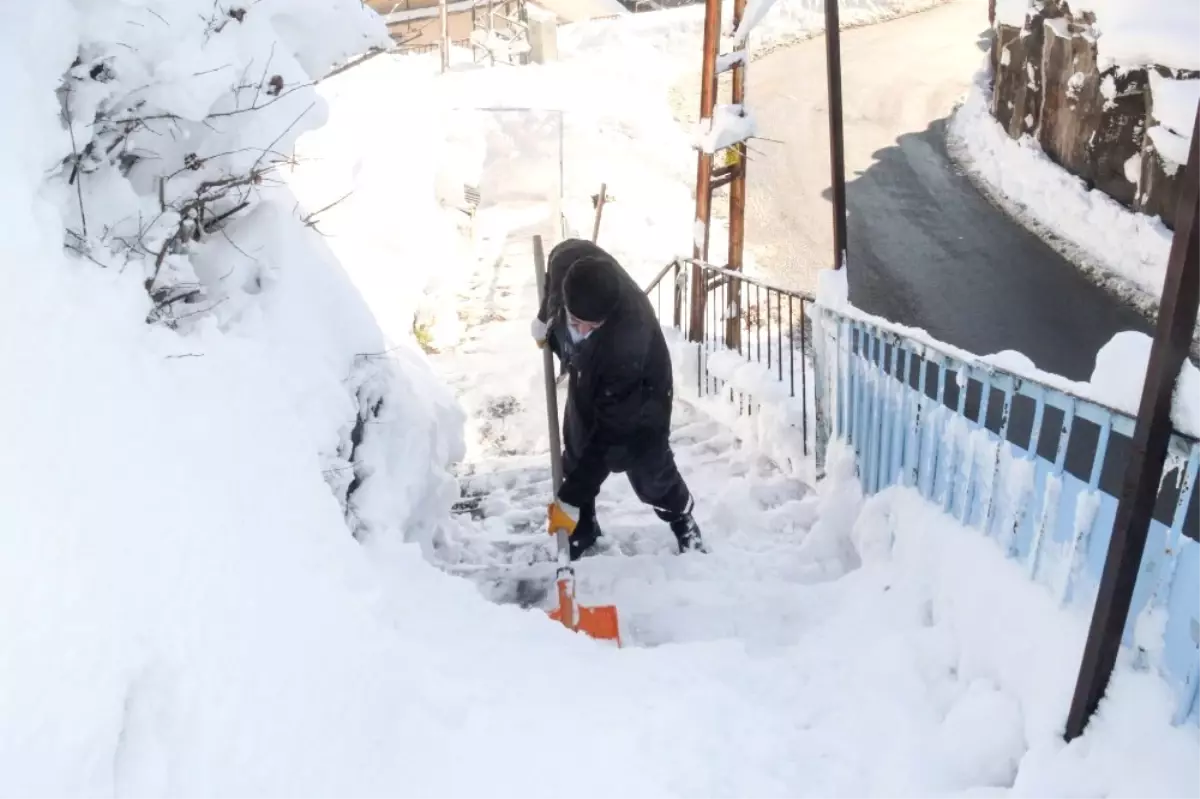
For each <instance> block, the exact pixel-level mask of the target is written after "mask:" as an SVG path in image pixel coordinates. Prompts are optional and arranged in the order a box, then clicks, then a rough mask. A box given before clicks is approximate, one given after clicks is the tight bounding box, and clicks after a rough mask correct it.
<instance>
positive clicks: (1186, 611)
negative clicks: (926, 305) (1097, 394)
mask: <svg viewBox="0 0 1200 799" xmlns="http://www.w3.org/2000/svg"><path fill="white" fill-rule="evenodd" d="M817 313H818V314H819V324H820V328H821V329H820V331H819V332H818V333H817V335H819V336H820V337H821V341H820V345H819V347H818V350H817V352H818V357H819V358H820V359H821V361H822V363H821V364H820V368H819V370H818V375H819V378H818V379H819V381H820V382H821V384H822V385H821V389H820V391H819V392H818V395H817V396H818V400H817V404H818V414H819V415H820V416H822V417H824V418H823V421H822V422H821V425H822V427H823V428H824V430H823V431H821V432H819V433H818V442H821V441H823V440H824V438H826V437H828V436H832V437H834V438H837V439H839V440H841V441H843V442H845V443H847V444H849V445H850V446H851V447H852V448H853V449H854V451H855V453H856V456H857V463H858V468H859V477H860V479H861V481H862V484H863V488H864V490H865V491H866V492H867V493H868V494H871V493H875V492H878V491H881V490H883V489H884V488H887V487H889V486H892V485H905V486H909V487H911V488H914V489H916V490H917V491H919V492H920V493H921V495H922V496H924V497H925V498H926V499H928V500H929V501H931V502H934V503H936V504H938V505H940V506H941V507H942V509H943V510H944V511H945V512H946V513H948V514H951V515H953V516H954V517H955V518H957V519H958V520H959V521H960V522H962V523H963V524H965V525H968V526H971V527H974V528H976V529H978V530H980V531H981V532H983V533H984V534H985V535H988V536H990V537H993V538H995V539H996V540H997V541H998V542H999V543H1000V545H1001V546H1002V548H1003V549H1004V550H1005V551H1006V553H1007V554H1008V556H1009V557H1010V558H1013V559H1015V560H1017V561H1019V562H1021V563H1022V564H1023V565H1024V567H1025V569H1026V570H1027V573H1028V575H1029V577H1030V578H1031V579H1033V580H1036V581H1037V582H1039V583H1042V584H1044V585H1046V586H1047V587H1049V588H1050V589H1051V590H1052V591H1054V592H1055V593H1056V595H1057V596H1058V599H1059V600H1060V601H1061V602H1063V603H1079V604H1084V605H1086V606H1087V607H1090V606H1091V604H1092V603H1093V602H1094V599H1095V592H1096V588H1097V585H1098V583H1099V579H1100V574H1101V572H1102V570H1103V567H1104V559H1105V556H1106V553H1107V550H1108V543H1109V538H1110V537H1111V533H1112V528H1113V522H1114V517H1115V513H1116V507H1117V494H1118V492H1119V486H1120V481H1121V477H1122V472H1123V469H1122V466H1123V462H1124V457H1125V453H1127V452H1128V448H1129V445H1130V438H1131V436H1132V433H1133V428H1134V419H1133V418H1132V417H1131V416H1129V415H1128V414H1125V413H1122V412H1120V411H1116V410H1113V409H1111V408H1106V407H1104V406H1102V405H1100V404H1098V403H1096V402H1093V401H1090V400H1088V399H1085V398H1082V397H1078V396H1073V395H1072V394H1070V393H1068V392H1066V391H1063V390H1060V389H1057V388H1053V387H1051V386H1048V385H1043V384H1041V383H1039V382H1037V381H1034V380H1030V379H1027V378H1024V377H1022V376H1020V375H1017V374H1014V373H1012V372H1009V371H1006V370H1004V369H1001V368H997V367H993V366H990V365H986V364H981V363H978V362H975V361H973V360H968V359H967V357H966V356H963V355H962V354H960V353H956V352H955V351H953V350H951V349H950V348H948V347H939V346H937V345H934V344H932V343H929V342H921V341H917V340H915V339H913V338H911V337H908V336H906V335H905V334H904V333H903V332H901V331H898V330H895V329H891V328H889V327H887V326H886V325H885V324H884V323H881V322H874V321H870V320H866V319H859V318H854V317H851V316H847V315H844V314H842V313H839V312H838V311H834V310H831V309H828V308H823V307H819V306H818V309H817ZM822 432H823V433H824V435H822ZM818 446H819V447H820V444H819V445H818ZM820 454H821V453H820V452H818V457H820ZM1198 466H1200V443H1198V442H1197V441H1196V440H1195V439H1193V438H1189V437H1187V436H1183V435H1179V434H1176V435H1175V436H1174V437H1173V439H1172V443H1171V462H1170V463H1168V465H1167V468H1166V470H1165V477H1164V479H1163V484H1162V486H1161V487H1160V491H1159V498H1158V500H1159V501H1158V506H1157V508H1156V511H1155V514H1154V521H1153V522H1152V523H1151V529H1150V535H1149V539H1148V542H1147V546H1146V550H1145V555H1144V557H1143V559H1142V564H1141V570H1140V571H1139V574H1138V580H1137V584H1136V588H1135V593H1134V603H1133V608H1132V610H1131V613H1130V615H1129V621H1128V623H1127V625H1126V628H1125V634H1124V643H1125V644H1126V645H1127V646H1129V647H1130V648H1131V649H1132V650H1133V651H1134V652H1135V653H1136V655H1137V661H1136V662H1142V663H1146V664H1147V665H1149V664H1148V661H1149V660H1150V658H1149V655H1148V653H1146V652H1142V651H1141V650H1140V649H1139V648H1138V641H1139V640H1155V639H1157V638H1158V637H1159V636H1161V652H1160V653H1159V656H1158V658H1157V662H1156V663H1155V665H1156V666H1157V667H1158V668H1160V669H1161V671H1162V673H1163V675H1164V676H1165V677H1166V679H1167V680H1168V682H1169V684H1170V685H1171V686H1172V688H1173V689H1174V690H1175V692H1176V696H1177V700H1178V705H1177V707H1178V710H1177V713H1176V719H1175V720H1176V723H1182V722H1184V721H1190V722H1191V723H1193V724H1195V723H1197V722H1198V721H1200V711H1198V701H1197V683H1198V682H1200V674H1198V670H1200V544H1198V543H1197V540H1196V536H1197V532H1196V530H1197V521H1196V513H1197V512H1196V506H1197V497H1196V493H1195V492H1194V488H1195V484H1196V475H1197V468H1198ZM1143 624H1144V625H1147V630H1148V632H1149V635H1148V636H1147V637H1146V638H1140V637H1135V631H1136V630H1137V628H1138V626H1139V625H1143Z"/></svg>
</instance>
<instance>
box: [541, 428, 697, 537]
mask: <svg viewBox="0 0 1200 799" xmlns="http://www.w3.org/2000/svg"><path fill="white" fill-rule="evenodd" d="M566 417H567V418H565V419H564V420H563V422H564V424H563V470H564V472H565V473H567V474H569V473H570V472H571V469H572V468H573V467H574V466H575V464H576V463H577V462H578V459H579V457H580V455H581V454H582V448H583V444H584V442H583V441H581V440H579V439H580V438H581V436H580V430H579V428H580V425H578V424H576V423H575V420H574V419H572V418H570V417H571V408H570V407H569V406H568V408H567V412H566ZM606 467H607V471H608V474H613V473H617V474H619V473H621V472H624V473H625V474H626V475H627V476H628V477H629V484H630V485H631V486H632V487H633V492H634V493H635V494H637V498H638V499H640V500H641V501H642V502H644V503H646V504H647V505H649V506H650V507H652V508H653V509H654V512H655V513H656V514H657V515H658V518H660V519H662V520H663V521H664V522H666V523H667V524H672V525H673V524H675V523H677V522H679V521H681V520H682V519H683V518H685V517H686V516H687V514H689V513H691V512H692V495H691V492H690V491H688V487H687V484H686V483H685V482H684V481H683V476H682V475H681V474H679V469H678V468H677V467H676V466H675V455H674V453H672V452H671V443H670V441H669V440H668V438H667V436H665V435H664V436H662V437H661V438H655V439H653V440H651V441H643V442H638V446H637V448H636V449H635V450H632V451H629V450H624V449H620V450H614V451H612V452H610V453H609V457H608V458H606ZM605 479H607V475H605ZM601 482H603V481H601ZM599 533H600V527H599V523H598V521H597V519H596V497H595V496H592V497H589V498H588V500H587V502H586V503H582V504H581V505H580V508H579V525H578V526H577V527H576V528H575V535H574V536H572V537H573V538H575V539H576V540H577V541H580V542H581V543H582V542H589V541H592V540H594V539H595V538H596V536H597V535H599Z"/></svg>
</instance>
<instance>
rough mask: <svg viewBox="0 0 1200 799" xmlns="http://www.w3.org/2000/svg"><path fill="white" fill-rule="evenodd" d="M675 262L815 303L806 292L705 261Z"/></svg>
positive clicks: (811, 296) (678, 260)
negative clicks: (786, 287)
mask: <svg viewBox="0 0 1200 799" xmlns="http://www.w3.org/2000/svg"><path fill="white" fill-rule="evenodd" d="M676 262H677V263H681V264H688V265H689V266H698V267H700V268H701V269H703V270H705V271H706V272H714V273H716V274H718V275H723V276H725V277H729V278H735V279H737V280H740V281H742V282H743V283H749V284H750V285H751V286H758V287H759V288H761V289H764V290H766V291H774V292H778V293H779V294H783V295H784V296H787V297H795V298H796V299H798V300H807V301H809V302H815V301H816V297H815V296H813V295H812V294H810V293H809V292H807V291H797V290H796V289H785V288H783V287H781V286H776V285H774V284H773V283H768V282H766V281H765V280H759V279H758V278H753V277H750V276H749V275H747V274H746V273H745V272H738V271H735V270H733V269H727V268H726V267H723V266H717V265H716V264H710V263H708V262H706V261H700V260H697V259H695V258H677V259H676ZM660 279H661V278H660Z"/></svg>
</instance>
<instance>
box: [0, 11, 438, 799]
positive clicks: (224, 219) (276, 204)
mask: <svg viewBox="0 0 1200 799" xmlns="http://www.w3.org/2000/svg"><path fill="white" fill-rule="evenodd" d="M0 32H2V33H0V45H2V46H0V61H3V63H4V64H5V66H6V67H7V69H8V72H9V74H12V75H19V76H21V78H20V80H13V81H8V82H6V83H5V86H4V90H3V91H4V95H5V97H4V100H5V107H6V108H7V109H8V112H9V113H10V115H11V116H12V118H13V119H16V120H20V124H14V125H10V126H8V128H7V129H6V131H5V136H6V140H5V146H4V147H3V148H0V153H2V154H0V175H2V176H3V178H4V179H3V180H2V181H0V193H2V194H3V204H4V207H5V209H6V212H7V214H8V218H7V221H6V225H5V226H4V230H3V232H0V241H2V242H3V248H4V250H5V252H6V254H7V257H6V258H5V259H4V264H3V266H2V267H0V276H2V277H0V281H2V283H3V286H2V291H0V304H3V307H2V308H0V341H2V342H3V344H0V369H2V370H3V371H4V373H5V374H6V375H9V376H10V378H11V379H10V383H11V384H12V386H13V388H14V390H10V391H7V392H5V393H4V396H3V397H2V398H0V428H2V430H0V440H3V441H4V447H3V451H4V456H3V458H0V483H2V484H3V486H4V501H3V503H0V504H2V506H3V513H2V514H0V516H2V521H3V523H2V524H0V530H2V531H3V533H2V534H0V535H3V549H4V552H5V557H4V559H3V564H4V565H3V567H0V568H2V571H3V573H2V575H0V607H2V608H3V613H0V635H2V636H3V638H4V640H5V642H6V644H5V655H4V657H3V658H0V686H2V687H0V708H2V712H0V792H3V793H5V794H13V795H76V794H86V795H113V794H118V795H123V794H129V793H141V794H158V795H164V794H177V793H191V794H206V795H221V794H225V795H228V794H237V795H255V794H265V793H292V794H299V793H324V794H334V793H339V792H341V791H349V792H354V793H359V792H366V791H368V790H369V786H370V785H372V784H374V785H376V786H378V783H377V782H373V781H372V780H373V778H374V777H377V776H378V774H379V770H380V768H381V766H380V764H385V766H384V767H386V764H394V763H395V761H396V757H395V753H396V752H397V751H400V750H402V749H403V748H404V747H403V745H402V744H400V743H399V742H397V740H396V739H395V737H394V736H393V738H392V739H391V740H389V741H385V740H384V738H383V737H382V735H381V731H384V730H387V729H389V727H388V722H389V719H395V718H397V717H398V716H399V715H400V714H401V709H402V708H406V707H407V708H409V709H411V708H413V707H414V705H413V697H412V695H411V693H409V692H406V691H403V690H402V686H401V685H400V684H398V683H394V682H393V683H392V684H390V685H382V686H381V684H380V675H381V673H385V672H386V673H387V675H388V678H389V680H391V679H392V678H394V677H395V675H397V674H399V673H400V669H399V668H397V667H396V664H403V663H404V662H405V660H406V659H408V656H407V655H405V653H404V652H403V651H402V650H401V648H400V647H399V643H398V640H397V639H396V637H395V636H394V633H393V632H392V630H391V628H390V625H389V624H388V623H387V622H385V621H384V620H383V619H382V618H381V616H380V614H379V607H378V605H377V599H376V597H377V596H378V594H379V591H380V586H379V583H378V580H377V578H376V576H375V574H374V572H373V571H372V569H371V568H369V565H368V562H367V561H366V559H365V557H364V552H363V550H362V548H361V547H360V546H359V545H358V544H357V543H356V542H355V540H354V538H353V537H352V536H351V531H350V529H348V526H353V527H354V528H355V531H356V532H357V533H359V534H360V535H364V536H365V537H366V538H367V539H368V540H371V539H373V538H386V536H374V535H372V534H374V533H376V532H379V533H382V532H389V530H388V529H387V528H394V530H391V531H390V532H394V533H395V535H396V537H399V536H401V535H404V534H409V533H412V532H413V531H419V530H420V529H421V528H422V526H423V525H432V524H435V523H436V522H437V521H438V519H437V518H436V517H429V518H427V516H426V514H432V512H433V510H434V509H436V510H437V515H438V516H443V517H444V515H445V511H446V507H447V506H448V497H447V493H446V492H447V490H449V492H450V493H451V494H452V493H453V491H454V485H453V481H452V480H449V479H448V477H447V475H446V474H445V472H444V467H445V464H446V462H447V460H448V459H449V458H448V456H449V454H451V453H452V450H453V449H454V447H455V442H454V435H455V428H454V425H453V424H451V422H453V421H454V417H453V415H452V414H451V413H450V412H449V410H448V406H445V405H444V404H439V403H445V402H446V401H447V400H446V395H445V391H444V389H443V388H442V387H441V386H440V385H439V384H438V383H437V382H436V381H435V380H434V379H433V376H432V374H431V372H430V371H429V369H428V367H427V366H426V365H424V364H423V363H422V362H421V361H420V360H419V356H415V355H410V354H409V352H410V351H411V350H406V349H405V348H406V347H411V345H405V344H404V343H403V342H397V344H399V345H400V347H399V349H397V350H394V351H393V352H391V353H388V354H385V351H386V350H388V349H389V342H388V341H387V340H386V339H385V338H384V337H383V336H382V335H381V334H380V331H379V329H378V327H377V326H376V325H375V323H374V321H373V320H372V319H371V316H370V314H369V312H368V311H367V309H366V308H365V307H364V305H363V303H362V299H361V297H360V296H359V295H358V293H357V292H356V290H355V289H354V287H353V286H352V285H351V284H350V283H349V282H348V281H347V280H346V279H345V276H344V274H342V273H341V271H340V269H339V266H338V264H337V262H336V260H335V259H334V258H333V257H332V255H331V254H330V253H329V251H328V250H327V249H326V247H325V246H324V243H323V240H322V239H321V237H320V236H319V235H318V234H317V233H316V232H315V231H314V230H312V229H309V228H306V226H305V224H304V221H303V220H304V218H305V217H306V216H307V214H308V213H309V211H308V210H306V209H303V208H297V204H296V201H295V198H294V197H293V196H292V195H291V194H290V192H288V191H287V190H286V189H285V188H283V187H282V186H281V185H279V182H280V162H282V161H284V160H285V159H286V157H287V153H289V152H290V151H291V147H292V144H293V142H294V141H295V139H296V137H297V136H298V135H299V134H300V133H302V132H303V131H304V130H306V129H310V128H312V127H313V126H315V125H318V124H320V121H321V120H322V118H323V116H324V108H323V106H322V104H321V102H320V101H319V99H318V98H317V97H316V95H315V93H314V92H313V90H312V88H311V86H310V84H311V82H312V80H313V79H314V78H316V77H319V76H320V75H322V74H324V72H325V71H326V70H327V69H328V68H329V66H330V65H331V64H332V63H334V62H335V61H340V60H342V59H344V58H345V57H347V56H349V55H351V54H353V53H355V52H358V51H359V50H361V49H363V48H364V47H366V46H367V45H369V44H371V43H374V42H379V41H382V36H383V31H382V29H381V27H380V26H379V24H378V20H377V18H375V17H374V16H373V15H371V14H370V13H368V12H364V11H363V9H362V7H361V5H360V4H359V3H358V2H356V0H337V2H330V1H329V0H322V1H321V2H315V1H314V2H296V1H295V0H286V1H282V0H281V1H280V2H275V1H274V0H264V1H263V2H258V3H253V4H246V5H239V4H231V3H213V2H211V0H189V1H188V2H181V1H180V0H161V1H160V2H147V1H143V2H136V3H113V2H77V3H74V4H72V3H66V2H54V1H52V0H48V1H47V2H43V3H37V4H33V5H27V4H26V5H22V4H16V5H14V4H3V5H2V6H0ZM330 199H333V198H330ZM405 450H407V451H405ZM354 483H357V488H358V490H357V492H356V493H355V494H354V495H353V497H352V498H351V500H350V501H349V505H350V507H343V503H345V502H347V494H348V493H349V489H350V487H351V484H354ZM385 484H386V485H385ZM439 499H440V501H441V503H442V504H441V505H440V506H439V505H438V502H439ZM405 502H408V504H407V506H405V507H400V506H401V505H403V504H404V503H405ZM347 516H349V519H348V518H347ZM385 662H386V663H391V664H393V667H392V668H391V669H382V668H381V665H380V664H382V663H385ZM343 725H344V729H341V732H340V733H339V734H336V735H331V734H330V730H334V729H340V728H342V727H343ZM392 784H393V785H395V784H399V783H398V782H393V783H392Z"/></svg>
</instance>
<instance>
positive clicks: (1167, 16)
mask: <svg viewBox="0 0 1200 799" xmlns="http://www.w3.org/2000/svg"><path fill="white" fill-rule="evenodd" d="M1072 10H1073V11H1075V12H1079V11H1091V12H1093V13H1094V14H1095V15H1096V21H1095V23H1093V26H1092V27H1093V29H1094V30H1095V31H1096V33H1097V34H1098V35H1097V38H1096V50H1097V52H1098V54H1099V56H1100V59H1099V62H1098V64H1097V66H1098V67H1099V68H1100V69H1101V70H1104V69H1107V68H1108V67H1110V66H1114V65H1115V66H1124V67H1137V66H1149V65H1152V64H1160V65H1162V66H1166V67H1171V68H1173V69H1200V48H1197V47H1196V37H1197V32H1200V5H1198V4H1196V3H1194V2H1192V0H1081V2H1079V3H1078V7H1076V5H1074V4H1073V5H1072ZM1189 125H1190V122H1189Z"/></svg>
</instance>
